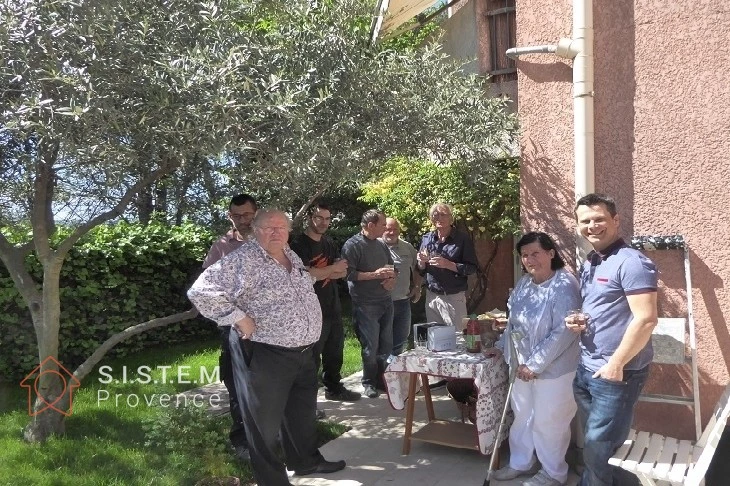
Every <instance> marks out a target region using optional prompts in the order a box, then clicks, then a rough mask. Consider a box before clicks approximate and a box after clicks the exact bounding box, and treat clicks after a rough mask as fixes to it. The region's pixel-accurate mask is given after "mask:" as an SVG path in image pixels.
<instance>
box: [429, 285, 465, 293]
mask: <svg viewBox="0 0 730 486" xmlns="http://www.w3.org/2000/svg"><path fill="white" fill-rule="evenodd" d="M427 288H428V291H429V292H431V293H432V294H438V295H454V294H460V293H462V292H464V291H463V290H437V289H434V288H432V287H427Z"/></svg>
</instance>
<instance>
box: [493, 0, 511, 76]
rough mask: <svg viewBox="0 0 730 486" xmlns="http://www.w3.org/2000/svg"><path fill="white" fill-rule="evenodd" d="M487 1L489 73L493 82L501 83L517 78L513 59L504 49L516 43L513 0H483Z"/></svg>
mask: <svg viewBox="0 0 730 486" xmlns="http://www.w3.org/2000/svg"><path fill="white" fill-rule="evenodd" d="M485 1H486V2H487V13H486V15H487V22H488V26H489V57H490V59H491V63H490V69H489V74H491V76H492V78H491V80H492V82H493V83H503V82H505V81H514V80H516V79H517V68H516V67H515V61H514V59H510V58H509V57H507V55H506V54H505V51H506V50H507V49H509V48H510V47H515V45H516V42H517V41H516V30H517V18H516V15H515V0H485Z"/></svg>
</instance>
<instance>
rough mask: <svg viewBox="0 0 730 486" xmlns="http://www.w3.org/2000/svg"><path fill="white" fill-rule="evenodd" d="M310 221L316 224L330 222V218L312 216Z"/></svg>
mask: <svg viewBox="0 0 730 486" xmlns="http://www.w3.org/2000/svg"><path fill="white" fill-rule="evenodd" d="M312 220H314V221H317V222H322V221H332V218H323V217H322V216H312Z"/></svg>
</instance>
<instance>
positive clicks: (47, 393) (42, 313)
mask: <svg viewBox="0 0 730 486" xmlns="http://www.w3.org/2000/svg"><path fill="white" fill-rule="evenodd" d="M41 264H42V265H43V298H42V301H41V305H40V309H39V310H36V311H33V309H31V316H32V318H33V325H34V327H35V330H36V337H37V339H38V362H39V363H41V365H40V366H41V367H40V369H39V370H37V372H34V373H33V374H31V375H29V377H27V378H26V380H28V384H29V385H31V388H29V391H30V393H31V395H30V396H31V397H32V399H33V400H34V404H33V413H32V414H31V415H32V419H31V422H30V423H29V424H28V425H27V426H26V428H25V431H24V433H23V437H24V438H25V440H27V441H31V442H43V441H45V440H46V439H47V438H48V437H49V436H51V435H53V434H63V433H64V431H65V427H64V419H65V416H66V415H67V414H68V413H69V412H70V411H69V405H70V400H71V393H72V389H73V388H74V387H73V386H72V379H74V378H73V376H72V375H70V373H68V372H67V371H66V370H63V369H59V367H58V365H57V364H56V363H57V362H55V361H53V360H55V359H57V357H58V346H59V342H58V334H59V329H60V325H61V299H60V291H59V282H60V273H61V266H62V264H63V259H62V258H60V257H58V256H57V255H56V254H55V252H51V254H50V255H48V256H47V257H46V258H43V259H42V261H41ZM49 358H53V360H49Z"/></svg>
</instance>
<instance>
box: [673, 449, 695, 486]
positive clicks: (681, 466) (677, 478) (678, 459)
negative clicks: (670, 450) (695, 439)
mask: <svg viewBox="0 0 730 486" xmlns="http://www.w3.org/2000/svg"><path fill="white" fill-rule="evenodd" d="M690 452H692V442H690V441H688V440H682V441H679V447H678V448H677V455H676V456H674V464H672V469H671V470H670V471H669V481H671V482H673V483H681V482H682V480H683V479H684V476H685V475H686V474H687V470H688V469H689V464H690V461H691V460H692V457H691V456H690Z"/></svg>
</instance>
